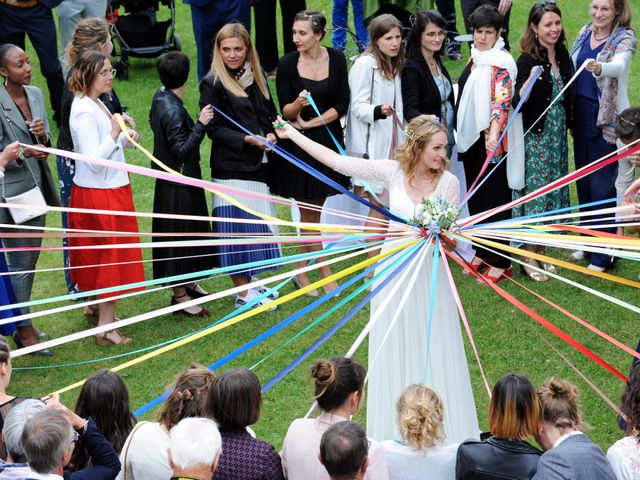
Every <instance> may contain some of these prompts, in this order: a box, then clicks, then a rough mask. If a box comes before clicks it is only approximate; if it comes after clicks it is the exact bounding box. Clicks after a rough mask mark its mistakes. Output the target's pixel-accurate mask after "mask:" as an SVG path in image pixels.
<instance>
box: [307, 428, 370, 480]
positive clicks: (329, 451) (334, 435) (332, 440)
mask: <svg viewBox="0 0 640 480" xmlns="http://www.w3.org/2000/svg"><path fill="white" fill-rule="evenodd" d="M368 454H369V439H368V438H367V434H366V433H365V432H364V430H363V429H362V427H361V426H360V425H358V424H357V423H355V422H351V421H346V422H338V423H335V424H333V425H331V426H330V427H329V428H328V429H327V430H326V431H325V432H324V433H323V434H322V439H321V440H320V453H319V454H318V458H319V459H320V463H322V465H324V468H326V469H327V472H328V473H329V478H330V479H331V480H347V479H348V480H363V479H364V473H365V472H366V470H367V466H368V464H369V458H368Z"/></svg>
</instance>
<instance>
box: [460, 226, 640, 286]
mask: <svg viewBox="0 0 640 480" xmlns="http://www.w3.org/2000/svg"><path fill="white" fill-rule="evenodd" d="M460 236H462V237H464V238H466V239H467V240H469V241H471V242H476V243H479V244H481V245H486V246H489V247H493V248H497V249H499V250H503V251H505V252H510V253H514V254H516V255H520V256H523V257H531V258H534V259H536V260H540V261H543V262H546V263H553V264H554V265H557V266H559V267H564V268H568V269H569V270H574V271H576V272H580V273H584V274H586V275H591V276H593V277H598V278H602V279H604V280H611V281H612V282H616V283H620V284H622V285H628V286H630V287H635V288H640V282H636V281H635V280H629V279H628V278H622V277H618V276H617V275H611V274H610V273H606V272H598V271H596V270H591V269H589V268H586V267H581V266H580V265H575V264H573V263H570V262H565V261H564V260H558V259H557V258H553V257H548V256H546V255H542V254H540V253H535V252H529V251H527V250H524V249H522V248H515V247H511V246H509V245H504V244H503V243H498V242H492V241H491V240H486V239H481V238H476V237H471V236H468V235H465V234H460Z"/></svg>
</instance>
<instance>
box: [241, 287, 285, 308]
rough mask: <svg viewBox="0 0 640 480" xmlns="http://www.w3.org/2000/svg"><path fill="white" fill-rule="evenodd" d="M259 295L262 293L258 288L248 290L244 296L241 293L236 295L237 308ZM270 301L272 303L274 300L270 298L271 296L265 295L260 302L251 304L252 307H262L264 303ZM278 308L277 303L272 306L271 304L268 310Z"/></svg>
mask: <svg viewBox="0 0 640 480" xmlns="http://www.w3.org/2000/svg"><path fill="white" fill-rule="evenodd" d="M258 295H260V294H259V293H258V292H257V291H256V290H253V289H251V290H248V291H247V294H246V295H245V296H244V297H241V296H240V295H236V303H235V308H240V307H244V306H245V305H246V304H247V303H249V302H250V301H251V300H253V299H254V298H256V297H257V296H258ZM270 303H272V300H269V298H267V297H265V298H263V299H262V300H260V301H259V302H256V303H254V304H253V305H252V306H251V308H257V307H261V306H263V305H269V304H270ZM276 308H278V306H277V305H271V306H269V308H267V309H266V311H267V312H272V311H274V310H275V309H276Z"/></svg>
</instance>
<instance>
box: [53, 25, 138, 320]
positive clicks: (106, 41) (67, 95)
mask: <svg viewBox="0 0 640 480" xmlns="http://www.w3.org/2000/svg"><path fill="white" fill-rule="evenodd" d="M90 50H96V51H98V52H102V53H104V54H105V55H107V56H108V55H111V52H112V51H113V43H111V31H110V30H109V24H108V23H107V21H106V20H105V19H104V18H85V19H83V20H80V22H79V23H78V25H77V27H76V28H75V30H74V31H73V36H72V38H71V42H70V43H69V44H68V45H67V47H66V49H65V69H68V75H67V82H66V83H65V88H64V91H63V93H62V100H61V101H60V131H59V133H58V140H57V143H56V148H58V149H60V150H67V151H71V152H72V151H73V141H72V140H71V131H70V129H69V114H70V112H71V103H72V102H73V97H74V95H73V93H72V92H71V91H70V90H69V85H68V81H69V75H70V74H71V73H72V72H73V69H74V65H75V64H76V62H77V61H78V59H79V58H80V57H81V56H82V54H83V53H84V52H88V51H90ZM100 101H101V102H102V103H104V105H105V106H106V107H107V109H108V110H109V112H111V113H112V114H114V113H120V114H123V115H125V114H124V112H123V111H122V106H121V105H120V99H119V98H118V96H117V95H116V92H115V91H114V90H113V87H112V88H111V91H110V92H105V93H103V94H102V95H100ZM129 122H130V123H131V125H133V127H132V128H134V129H135V128H136V127H135V122H133V119H131V117H129ZM56 166H57V168H58V183H59V185H60V199H61V200H62V205H63V206H65V207H68V206H69V199H70V198H71V187H72V186H73V176H74V175H75V171H76V163H75V161H74V160H72V159H71V158H68V157H65V156H61V155H58V156H57V158H56ZM60 216H61V218H62V228H67V225H68V221H67V213H66V212H62V213H61V215H60ZM68 244H69V242H68V239H67V238H66V237H65V238H63V239H62V245H63V246H65V247H66V246H67V245H68ZM63 255H64V266H65V267H67V269H66V270H65V271H64V276H65V280H66V282H67V290H68V291H69V293H78V288H77V286H76V285H75V284H74V283H73V282H72V281H71V271H70V270H69V269H68V267H69V251H68V250H64V252H63ZM85 315H86V316H87V318H88V319H89V320H90V321H93V323H94V324H95V322H96V321H97V318H98V309H97V308H96V307H86V308H85Z"/></svg>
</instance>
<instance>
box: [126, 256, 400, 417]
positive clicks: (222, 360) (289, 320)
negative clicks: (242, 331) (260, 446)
mask: <svg viewBox="0 0 640 480" xmlns="http://www.w3.org/2000/svg"><path fill="white" fill-rule="evenodd" d="M399 253H400V251H398V252H395V253H393V254H392V255H390V256H389V257H387V258H385V259H384V260H383V261H382V262H379V263H384V262H386V261H389V260H390V259H391V258H392V257H394V256H395V255H397V254H399ZM375 268H376V265H372V266H370V267H369V268H367V269H366V270H365V271H363V272H362V273H360V274H359V275H357V276H355V277H354V278H352V279H350V280H348V281H347V282H344V283H343V284H342V285H340V286H339V287H338V288H337V289H336V291H334V292H331V293H329V294H325V295H323V296H322V297H320V298H318V299H317V300H314V301H313V302H312V303H311V304H309V305H307V306H306V307H305V308H303V309H302V310H300V311H298V312H296V313H294V314H293V315H291V316H289V317H288V318H286V319H284V320H283V321H281V322H280V323H278V324H277V325H275V326H273V327H271V328H270V329H268V330H266V331H265V332H263V333H262V334H260V335H259V336H257V337H256V338H254V339H252V340H250V341H249V342H247V343H245V344H244V345H242V346H240V347H238V348H237V349H235V350H234V351H232V352H230V353H228V354H227V355H225V356H224V357H222V358H220V359H219V360H217V361H216V362H214V363H212V364H211V365H209V366H208V367H207V368H208V369H209V370H212V371H213V370H217V369H218V368H220V367H222V366H223V365H225V364H227V363H228V362H230V361H231V360H233V359H235V358H237V357H238V356H240V355H242V354H243V353H245V352H247V351H248V350H249V349H251V348H252V347H254V346H256V345H258V344H259V343H261V342H263V341H264V340H266V339H267V338H269V337H271V336H272V335H274V334H276V333H278V332H279V331H281V330H283V329H284V328H286V327H288V326H289V325H291V324H292V323H294V322H296V321H297V320H299V319H300V318H301V317H303V316H304V315H306V314H307V313H309V312H310V311H312V310H314V309H315V308H317V307H318V306H320V305H322V304H323V303H325V302H326V301H327V300H329V299H330V298H331V297H333V296H334V295H335V293H336V292H338V293H339V292H341V291H343V290H344V289H346V288H349V287H350V286H351V285H353V284H354V283H355V282H358V281H359V280H360V279H361V278H363V277H364V276H365V275H366V274H367V273H369V272H370V271H371V270H373V269H375ZM344 300H345V301H348V300H350V298H349V297H347V298H346V299H344ZM341 303H342V302H341ZM340 306H341V305H340V304H339V305H337V306H336V307H334V308H332V309H331V311H335V309H337V308H339V307H340ZM245 307H247V306H246V305H245ZM247 308H250V307H247ZM238 313H240V312H239V311H236V312H232V314H230V315H231V316H233V315H236V314H238ZM328 314H329V312H327V314H325V315H327V316H328ZM230 315H227V317H229V316H230ZM225 319H226V317H225V318H223V319H221V320H219V321H218V322H216V323H219V322H222V321H224V320H225ZM170 394H171V391H167V392H164V393H163V394H162V395H159V396H157V397H156V398H154V399H153V400H151V401H150V402H148V403H147V404H145V405H143V406H142V407H140V408H138V409H137V410H136V411H135V412H133V414H134V415H135V416H136V417H140V416H141V415H144V414H145V413H147V412H148V411H150V410H152V409H153V408H155V407H157V406H158V405H160V404H161V403H162V402H163V401H164V400H166V399H167V397H168V396H169V395H170Z"/></svg>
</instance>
